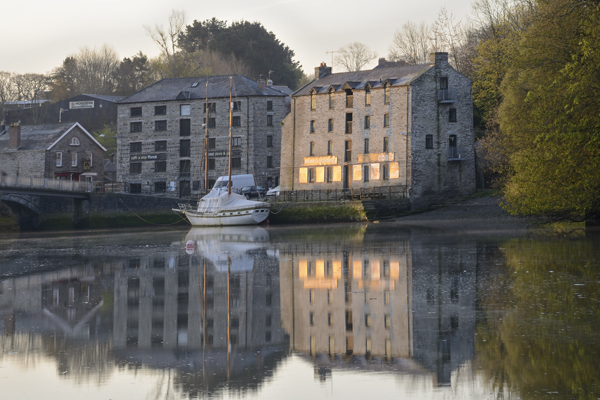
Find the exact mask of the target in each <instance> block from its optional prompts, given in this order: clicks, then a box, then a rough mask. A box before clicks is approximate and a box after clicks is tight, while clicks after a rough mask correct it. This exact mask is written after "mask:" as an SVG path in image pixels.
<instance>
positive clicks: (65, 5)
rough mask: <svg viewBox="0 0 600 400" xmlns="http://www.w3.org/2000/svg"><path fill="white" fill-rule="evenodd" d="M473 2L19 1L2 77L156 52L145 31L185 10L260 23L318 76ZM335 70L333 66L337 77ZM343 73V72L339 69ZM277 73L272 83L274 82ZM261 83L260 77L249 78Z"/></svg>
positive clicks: (6, 14) (8, 29)
mask: <svg viewBox="0 0 600 400" xmlns="http://www.w3.org/2000/svg"><path fill="white" fill-rule="evenodd" d="M471 3H472V0H455V1H453V2H447V1H442V0H427V1H423V0H421V1H418V0H416V1H415V0H403V1H398V0H395V1H394V0H363V1H359V0H346V1H330V0H320V1H314V0H313V1H307V0H302V1H301V0H261V1H254V0H212V1H206V0H172V1H164V0H161V1H157V0H102V1H97V0H88V1H81V0H77V1H75V0H55V1H48V0H29V1H23V0H13V1H6V2H5V4H3V7H2V15H3V17H2V20H3V23H2V25H3V31H4V35H3V39H2V46H1V48H2V56H1V57H0V71H9V72H15V73H26V72H37V73H46V72H49V71H51V70H52V69H53V68H55V67H57V66H59V65H61V63H62V61H63V60H64V59H65V57H67V56H68V55H70V54H73V53H76V52H77V51H78V50H79V49H80V48H82V47H85V46H88V47H91V48H93V47H100V46H101V45H103V44H108V45H110V46H112V47H114V48H115V50H116V51H117V53H118V54H119V57H120V58H123V57H130V56H132V55H134V54H135V53H137V52H138V51H140V50H141V51H142V52H144V53H145V54H146V55H148V56H150V57H153V56H156V55H157V54H158V50H157V48H156V46H155V45H154V43H153V42H152V40H151V39H150V38H149V37H148V36H147V35H146V32H145V30H144V25H152V26H153V25H154V24H157V23H158V24H164V25H165V26H166V24H167V18H168V16H169V15H170V13H171V10H172V9H178V10H184V11H185V12H186V14H187V17H188V24H189V23H191V22H192V21H193V20H200V21H203V20H205V19H209V18H212V17H216V18H218V19H220V20H226V21H229V22H230V21H239V20H247V21H251V22H254V21H260V22H261V23H262V24H263V26H265V28H266V29H267V30H269V31H272V32H273V33H274V34H275V35H276V36H277V38H278V39H279V40H280V41H282V42H283V43H285V44H286V45H287V46H289V47H290V48H291V49H292V50H294V52H295V54H296V58H295V59H296V60H297V61H299V62H300V64H302V69H303V70H304V71H305V72H307V73H309V74H312V72H313V71H314V67H316V66H318V64H319V63H320V62H321V61H325V62H327V64H328V65H330V64H331V54H326V52H328V51H331V50H337V49H339V48H340V47H341V46H343V45H345V44H348V43H352V42H361V43H364V44H366V45H367V46H368V47H369V48H371V50H374V51H376V52H377V53H378V55H379V56H380V57H385V56H387V54H388V48H389V46H390V44H391V42H392V38H393V35H394V31H395V30H396V29H398V28H399V27H400V26H402V24H403V23H405V22H406V21H413V22H421V21H425V22H428V23H430V22H433V20H435V17H436V16H437V13H438V11H439V10H440V8H441V7H443V6H446V9H447V10H448V11H449V12H452V13H453V14H454V16H455V17H456V18H457V19H461V20H463V21H464V20H466V18H467V16H468V15H469V14H470V13H471ZM373 65H374V64H373ZM335 71H336V68H335V65H334V72H335ZM338 71H339V70H338ZM276 74H277V71H275V74H274V75H273V76H272V78H273V80H274V81H275V83H277V77H276ZM250 78H253V79H255V78H256V77H250Z"/></svg>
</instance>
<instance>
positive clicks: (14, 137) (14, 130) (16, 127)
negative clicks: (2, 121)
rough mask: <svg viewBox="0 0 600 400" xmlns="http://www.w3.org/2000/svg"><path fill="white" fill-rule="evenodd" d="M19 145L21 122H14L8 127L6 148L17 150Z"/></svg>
mask: <svg viewBox="0 0 600 400" xmlns="http://www.w3.org/2000/svg"><path fill="white" fill-rule="evenodd" d="M19 147H21V123H20V122H15V123H12V124H10V126H9V128H8V149H9V150H17V149H18V148H19Z"/></svg>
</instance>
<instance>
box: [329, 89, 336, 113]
mask: <svg viewBox="0 0 600 400" xmlns="http://www.w3.org/2000/svg"><path fill="white" fill-rule="evenodd" d="M334 104H335V90H334V89H333V88H331V89H329V108H330V109H332V108H333V106H334Z"/></svg>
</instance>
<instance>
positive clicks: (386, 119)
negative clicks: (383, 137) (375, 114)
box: [383, 114, 390, 128]
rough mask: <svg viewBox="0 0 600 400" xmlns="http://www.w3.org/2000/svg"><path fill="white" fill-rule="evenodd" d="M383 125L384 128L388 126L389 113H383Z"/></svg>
mask: <svg viewBox="0 0 600 400" xmlns="http://www.w3.org/2000/svg"><path fill="white" fill-rule="evenodd" d="M383 127H384V128H389V127H390V114H383Z"/></svg>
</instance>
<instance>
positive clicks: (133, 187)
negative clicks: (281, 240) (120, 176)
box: [129, 183, 142, 193]
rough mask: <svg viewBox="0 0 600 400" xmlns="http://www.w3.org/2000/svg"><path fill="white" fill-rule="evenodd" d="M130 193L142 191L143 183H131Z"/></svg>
mask: <svg viewBox="0 0 600 400" xmlns="http://www.w3.org/2000/svg"><path fill="white" fill-rule="evenodd" d="M129 193H142V184H141V183H130V184H129Z"/></svg>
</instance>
